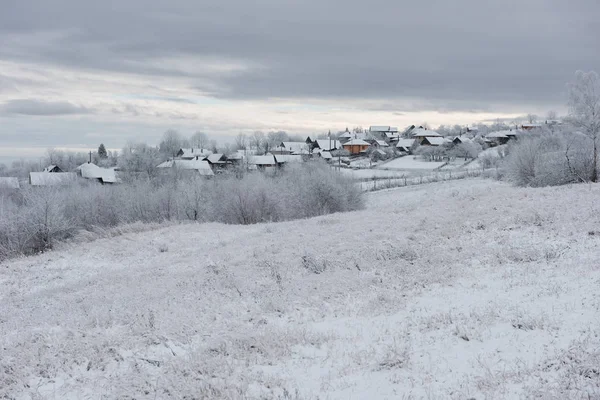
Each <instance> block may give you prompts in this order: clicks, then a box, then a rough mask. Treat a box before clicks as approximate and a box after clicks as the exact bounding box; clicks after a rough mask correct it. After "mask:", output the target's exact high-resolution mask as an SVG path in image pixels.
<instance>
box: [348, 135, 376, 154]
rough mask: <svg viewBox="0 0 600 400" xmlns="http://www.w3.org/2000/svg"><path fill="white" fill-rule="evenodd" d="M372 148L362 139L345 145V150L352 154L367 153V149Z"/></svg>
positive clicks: (350, 141) (353, 140)
mask: <svg viewBox="0 0 600 400" xmlns="http://www.w3.org/2000/svg"><path fill="white" fill-rule="evenodd" d="M370 146H371V144H370V143H369V142H366V141H364V140H362V139H352V140H349V141H347V142H346V143H344V145H343V147H344V150H348V151H349V152H350V154H360V153H364V152H365V151H367V149H368V148H369V147H370Z"/></svg>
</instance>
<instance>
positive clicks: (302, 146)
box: [279, 142, 308, 154]
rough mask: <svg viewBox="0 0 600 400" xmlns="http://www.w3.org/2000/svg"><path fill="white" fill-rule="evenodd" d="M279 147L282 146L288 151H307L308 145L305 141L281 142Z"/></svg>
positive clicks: (299, 152) (300, 152)
mask: <svg viewBox="0 0 600 400" xmlns="http://www.w3.org/2000/svg"><path fill="white" fill-rule="evenodd" d="M279 147H282V148H284V149H286V150H287V151H289V152H290V153H298V154H302V153H308V145H307V144H306V142H281V144H280V145H279Z"/></svg>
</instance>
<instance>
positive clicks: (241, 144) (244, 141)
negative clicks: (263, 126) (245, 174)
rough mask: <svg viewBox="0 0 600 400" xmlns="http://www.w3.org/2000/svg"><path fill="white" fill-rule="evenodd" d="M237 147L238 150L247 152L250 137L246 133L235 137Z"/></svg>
mask: <svg viewBox="0 0 600 400" xmlns="http://www.w3.org/2000/svg"><path fill="white" fill-rule="evenodd" d="M235 147H236V149H237V150H246V148H247V147H248V136H246V134H245V133H241V132H240V133H238V135H237V136H236V137H235Z"/></svg>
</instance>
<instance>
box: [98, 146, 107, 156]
mask: <svg viewBox="0 0 600 400" xmlns="http://www.w3.org/2000/svg"><path fill="white" fill-rule="evenodd" d="M98 157H100V158H101V159H106V158H108V152H107V151H106V147H104V143H100V147H98Z"/></svg>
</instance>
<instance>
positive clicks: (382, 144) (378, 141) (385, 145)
mask: <svg viewBox="0 0 600 400" xmlns="http://www.w3.org/2000/svg"><path fill="white" fill-rule="evenodd" d="M375 142H376V143H377V144H378V145H380V146H381V147H390V145H389V144H387V142H386V141H385V140H376V141H375Z"/></svg>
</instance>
